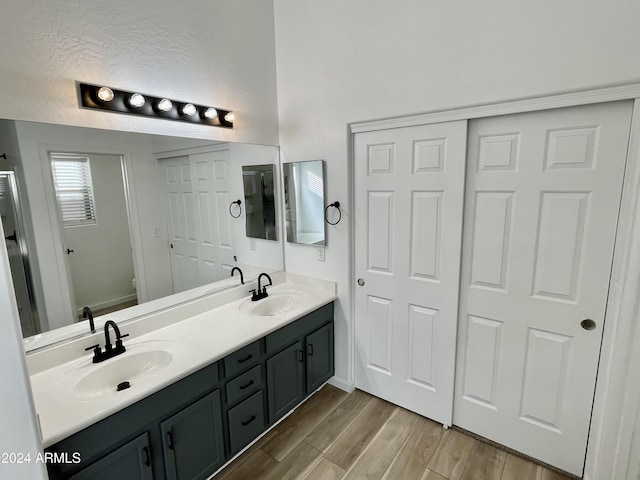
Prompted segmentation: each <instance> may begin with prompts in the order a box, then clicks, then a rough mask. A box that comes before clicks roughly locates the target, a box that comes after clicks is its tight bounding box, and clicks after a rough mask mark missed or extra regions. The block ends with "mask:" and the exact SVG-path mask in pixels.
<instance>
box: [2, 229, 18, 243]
mask: <svg viewBox="0 0 640 480" xmlns="http://www.w3.org/2000/svg"><path fill="white" fill-rule="evenodd" d="M4 239H5V240H13V241H14V242H16V243H18V236H17V235H16V231H15V230H14V231H13V235H9V236H8V237H4Z"/></svg>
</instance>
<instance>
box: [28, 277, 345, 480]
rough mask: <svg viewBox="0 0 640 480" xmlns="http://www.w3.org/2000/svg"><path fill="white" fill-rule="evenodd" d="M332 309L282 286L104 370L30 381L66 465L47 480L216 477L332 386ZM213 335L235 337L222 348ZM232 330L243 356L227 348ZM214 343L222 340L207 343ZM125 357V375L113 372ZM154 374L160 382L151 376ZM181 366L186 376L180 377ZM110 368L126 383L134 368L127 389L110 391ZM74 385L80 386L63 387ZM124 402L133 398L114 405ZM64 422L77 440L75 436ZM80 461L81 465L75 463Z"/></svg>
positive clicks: (162, 334) (328, 302)
mask: <svg viewBox="0 0 640 480" xmlns="http://www.w3.org/2000/svg"><path fill="white" fill-rule="evenodd" d="M276 283H277V282H276ZM334 299H335V294H333V293H329V292H328V291H327V290H325V291H322V292H321V291H314V290H313V289H309V288H305V287H302V286H300V285H294V284H291V283H289V282H285V283H284V284H280V285H276V286H275V287H274V288H273V290H272V291H271V292H270V296H269V297H267V298H266V299H263V300H260V301H258V302H251V301H250V299H249V300H248V299H247V298H246V297H244V298H243V299H241V300H237V301H234V302H231V303H230V304H228V305H223V306H221V307H219V308H216V309H213V310H211V311H210V312H205V313H202V314H200V315H196V316H195V317H192V318H188V319H185V320H183V321H181V322H178V323H176V324H174V325H170V326H168V327H165V328H163V329H160V330H159V331H154V332H150V333H149V334H147V335H142V336H140V337H138V338H133V339H131V340H130V342H128V343H129V346H128V350H127V352H126V353H125V354H123V355H122V356H121V357H116V358H113V359H110V360H107V361H105V362H104V367H105V370H104V371H102V372H101V371H100V369H101V368H102V367H101V364H91V365H90V362H91V360H90V358H88V357H87V356H84V357H83V358H82V359H80V360H74V361H72V362H68V363H67V364H64V365H62V366H58V367H56V368H53V369H51V370H48V371H44V372H41V373H39V374H38V375H37V376H36V377H37V378H35V380H33V377H32V380H33V383H34V395H35V398H36V406H37V407H40V406H42V405H43V402H44V401H45V399H51V402H49V403H50V404H49V405H47V408H46V409H41V408H39V413H40V418H41V423H42V426H43V441H44V445H45V447H46V451H47V452H51V453H53V454H54V455H56V456H57V457H58V458H68V459H69V461H68V462H59V463H51V464H49V465H48V467H49V476H50V478H52V479H67V478H72V479H101V478H126V479H205V478H208V477H209V476H210V475H211V474H213V473H214V472H215V471H216V470H218V469H219V468H220V467H221V466H222V465H223V464H224V463H225V462H226V461H227V460H229V459H231V458H232V457H233V456H234V455H236V454H237V453H238V452H240V451H241V450H242V449H243V448H244V447H245V446H247V445H248V444H250V443H251V442H252V441H253V440H255V439H256V438H257V437H259V436H260V435H261V434H262V433H263V432H264V431H265V430H267V429H268V428H269V427H270V426H272V425H273V424H274V423H276V422H277V421H278V420H279V419H281V418H282V417H283V416H285V415H286V414H287V413H289V412H290V411H291V410H292V409H294V408H295V407H296V406H297V405H299V404H300V403H301V402H302V401H303V400H304V399H305V398H306V397H308V396H309V395H311V394H312V393H313V392H314V391H315V390H317V389H318V388H319V387H321V386H322V385H323V384H324V383H325V382H326V381H327V380H328V379H329V378H331V377H332V376H333V373H334V360H333V358H334V357H333V300H334ZM261 302H263V303H261ZM292 302H293V303H292ZM298 303H301V304H303V307H299V305H298ZM301 311H302V312H303V313H300V312H301ZM296 312H297V313H296ZM204 322H206V323H204ZM205 324H206V325H207V326H208V327H210V328H204V327H203V325H205ZM216 327H217V328H218V330H219V332H218V336H219V337H227V338H225V339H222V341H220V340H221V339H220V338H218V339H216V338H215V337H214V336H215V333H214V332H215V330H216ZM122 330H123V332H124V331H126V330H127V326H126V325H125V326H124V327H122ZM178 332H180V334H178ZM233 332H235V335H236V336H237V337H238V340H237V342H236V347H235V348H233V347H230V346H229V345H231V343H229V342H232V338H231V337H232V336H233V335H234V333H233ZM193 335H195V337H194V336H193ZM209 335H214V336H212V337H211V338H210V339H209V341H207V338H206V337H207V336H209ZM172 338H173V339H174V340H175V341H172V340H171V339H172ZM247 339H250V341H249V342H248V343H247ZM184 342H193V343H189V344H187V343H184ZM126 343H127V342H125V344H126ZM176 343H184V345H183V346H182V348H179V347H176V345H175V344H176ZM207 344H209V345H210V346H211V349H210V351H209V352H208V354H207V357H208V360H203V358H204V357H202V356H198V354H199V353H201V351H200V348H201V347H202V346H205V345H207ZM223 345H224V347H223ZM185 346H187V347H190V348H184V347H185ZM165 351H166V352H170V353H169V355H172V356H173V358H174V359H175V361H174V362H171V363H174V364H175V367H171V366H166V365H165V366H164V367H163V365H164V363H163V362H165V361H164V360H163V359H164V358H165V357H164V354H161V353H158V352H165ZM119 358H120V359H122V360H121V361H122V362H126V365H127V367H122V368H121V367H119V366H118V365H117V364H116V363H112V365H115V367H109V363H110V362H117V361H118V359H119ZM183 358H187V359H188V361H187V362H184V361H182V360H181V359H183ZM196 358H198V360H197V361H196V360H195V359H196ZM194 361H196V362H197V368H194V367H193V362H194ZM136 362H139V363H141V364H144V363H145V362H147V364H150V365H152V368H151V370H150V372H146V373H140V372H141V370H144V367H142V368H138V367H135V364H136ZM165 363H166V362H165ZM156 364H157V365H159V366H158V367H157V368H158V369H159V371H160V372H164V373H158V374H157V376H156V377H155V378H151V379H148V378H147V377H145V375H146V376H149V375H152V372H153V371H154V367H153V366H154V365H156ZM130 365H134V367H130ZM181 365H182V370H183V371H186V372H188V373H186V374H184V375H183V374H181V373H180V372H179V371H178V370H179V369H180V368H181V367H180V366H181ZM187 365H190V366H189V367H187ZM114 368H117V369H118V371H119V372H125V376H126V372H127V368H129V369H130V371H131V372H132V375H133V377H132V380H131V387H130V388H125V389H124V390H122V391H116V389H115V385H113V386H110V387H109V388H108V389H107V391H105V390H104V389H103V388H102V386H101V383H100V382H102V381H103V380H102V379H104V378H107V379H112V381H111V380H106V382H107V383H109V381H111V383H114V382H121V381H122V380H125V378H124V377H122V373H121V376H117V375H112V373H111V371H110V370H113V369H114ZM163 368H164V370H163ZM171 368H176V370H175V371H171ZM185 369H186V370H185ZM76 371H78V372H76ZM70 372H72V373H70ZM80 372H81V373H80ZM166 372H171V373H166ZM94 375H95V376H99V377H100V378H101V379H100V380H98V379H96V380H94V379H93V376H94ZM68 376H70V377H71V378H73V380H72V381H70V382H67V380H65V378H66V377H68ZM167 376H170V377H171V380H170V381H168V382H167V378H166V377H167ZM83 382H84V383H83ZM164 383H168V384H167V385H164ZM138 385H140V386H138ZM158 385H160V388H158ZM136 386H138V390H139V391H138V392H133V390H134V389H135V388H136ZM47 388H48V391H46V390H47ZM63 390H64V391H66V394H65V392H64V391H63ZM129 391H132V392H129ZM70 392H71V393H70ZM119 396H122V397H123V398H127V396H129V400H126V401H121V403H119V404H118V401H120V400H118V399H119V398H120V397H119ZM114 402H115V403H116V405H115V406H113V403H114ZM92 405H93V406H92ZM92 408H93V409H94V410H95V414H94V415H93V417H91V416H90V415H89V413H88V412H90V411H91V409H92ZM83 411H84V413H83ZM56 412H57V413H56ZM55 415H57V416H58V418H53V417H54V416H55ZM65 418H66V419H68V422H67V423H65V422H64V419H65ZM68 423H71V424H72V427H71V428H72V430H76V431H74V432H73V433H71V434H69V435H67V432H69V431H71V430H69V428H68V427H69V425H68ZM73 424H75V427H73ZM63 425H65V426H64V428H63ZM78 427H82V428H78ZM63 437H64V438H63ZM74 454H75V457H74ZM78 454H79V457H80V458H81V462H79V463H74V461H73V459H74V458H78Z"/></svg>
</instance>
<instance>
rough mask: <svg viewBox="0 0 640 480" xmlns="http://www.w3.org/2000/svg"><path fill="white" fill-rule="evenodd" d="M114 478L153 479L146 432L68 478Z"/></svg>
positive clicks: (107, 479)
mask: <svg viewBox="0 0 640 480" xmlns="http://www.w3.org/2000/svg"><path fill="white" fill-rule="evenodd" d="M114 478H118V479H127V480H153V472H152V470H151V457H150V450H149V436H148V435H147V434H146V433H144V434H142V435H140V436H139V437H137V438H135V439H133V440H132V441H130V442H129V443H126V444H124V445H123V446H121V447H120V448H116V449H115V450H114V451H113V452H111V453H110V454H108V455H106V456H104V457H102V458H101V459H100V460H98V461H97V462H95V463H93V464H92V465H90V466H89V467H87V468H85V469H83V470H80V471H79V472H78V473H77V474H76V475H73V476H72V477H70V480H112V479H114Z"/></svg>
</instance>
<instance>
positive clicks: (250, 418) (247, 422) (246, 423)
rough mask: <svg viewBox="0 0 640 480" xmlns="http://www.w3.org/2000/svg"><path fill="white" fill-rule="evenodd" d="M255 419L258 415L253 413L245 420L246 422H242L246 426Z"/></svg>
mask: <svg viewBox="0 0 640 480" xmlns="http://www.w3.org/2000/svg"><path fill="white" fill-rule="evenodd" d="M255 419H256V416H255V415H251V416H250V417H249V419H248V420H245V421H244V422H242V426H243V427H246V426H247V425H249V424H250V423H251V422H253V421H254V420H255Z"/></svg>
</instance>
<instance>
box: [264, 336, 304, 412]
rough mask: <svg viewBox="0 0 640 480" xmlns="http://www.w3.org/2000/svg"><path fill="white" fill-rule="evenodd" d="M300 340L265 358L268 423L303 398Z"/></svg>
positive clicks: (302, 365) (302, 367)
mask: <svg viewBox="0 0 640 480" xmlns="http://www.w3.org/2000/svg"><path fill="white" fill-rule="evenodd" d="M303 377H304V352H303V345H302V341H298V342H296V343H294V344H293V345H291V346H290V347H288V348H286V349H284V350H283V351H282V352H280V353H277V354H276V355H274V356H273V357H271V358H269V359H267V388H268V392H269V423H273V422H275V421H276V420H278V419H279V418H280V417H282V416H283V415H284V414H285V413H287V412H288V411H289V410H291V409H292V408H293V407H295V406H296V405H298V403H300V402H301V401H302V399H303V398H304V379H303Z"/></svg>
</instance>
